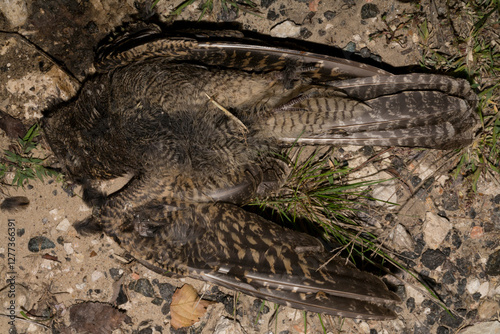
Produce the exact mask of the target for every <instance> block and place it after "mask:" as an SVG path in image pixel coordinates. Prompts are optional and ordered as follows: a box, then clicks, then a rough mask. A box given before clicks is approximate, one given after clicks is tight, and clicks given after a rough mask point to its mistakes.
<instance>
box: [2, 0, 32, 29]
mask: <svg viewBox="0 0 500 334" xmlns="http://www.w3.org/2000/svg"><path fill="white" fill-rule="evenodd" d="M0 12H2V14H3V15H4V16H5V18H6V19H7V21H9V23H10V25H11V28H17V27H20V26H22V25H23V24H24V23H25V22H26V20H27V19H28V7H27V6H26V1H25V0H10V1H9V0H7V1H5V0H4V1H0Z"/></svg>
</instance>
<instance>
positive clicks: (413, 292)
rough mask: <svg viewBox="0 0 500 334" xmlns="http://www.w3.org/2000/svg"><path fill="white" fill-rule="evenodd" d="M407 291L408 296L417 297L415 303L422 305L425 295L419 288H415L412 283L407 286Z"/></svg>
mask: <svg viewBox="0 0 500 334" xmlns="http://www.w3.org/2000/svg"><path fill="white" fill-rule="evenodd" d="M406 293H407V295H408V297H413V299H415V304H416V305H420V304H422V302H423V301H424V299H425V298H424V295H423V294H422V292H420V291H419V290H417V289H415V288H413V287H412V286H411V285H408V286H407V287H406Z"/></svg>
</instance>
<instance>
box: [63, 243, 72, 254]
mask: <svg viewBox="0 0 500 334" xmlns="http://www.w3.org/2000/svg"><path fill="white" fill-rule="evenodd" d="M63 247H64V250H65V251H66V254H68V255H71V254H73V253H74V252H75V251H74V249H73V245H72V244H71V243H69V242H65V243H64V245H63Z"/></svg>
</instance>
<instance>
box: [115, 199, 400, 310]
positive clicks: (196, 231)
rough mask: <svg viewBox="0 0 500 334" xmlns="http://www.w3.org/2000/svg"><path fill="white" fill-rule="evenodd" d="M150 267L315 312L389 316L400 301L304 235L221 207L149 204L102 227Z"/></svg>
mask: <svg viewBox="0 0 500 334" xmlns="http://www.w3.org/2000/svg"><path fill="white" fill-rule="evenodd" d="M105 231H106V233H107V234H108V235H115V236H118V241H119V242H120V244H121V246H122V247H124V248H125V249H126V250H127V251H129V252H130V253H131V254H132V255H133V256H134V257H136V258H137V259H139V260H140V261H141V262H142V263H145V264H146V265H147V266H148V267H149V268H151V269H153V270H155V271H158V272H160V273H165V272H174V273H177V274H182V275H188V276H191V277H193V278H196V279H202V280H205V281H208V282H211V283H215V284H218V285H222V286H225V287H227V288H230V289H234V290H236V291H241V292H243V293H246V294H249V295H252V296H255V297H259V298H264V299H267V300H271V301H274V302H277V303H279V304H283V305H288V306H291V307H294V308H298V309H303V310H309V311H313V312H321V313H327V314H331V315H341V316H348V317H359V318H364V319H387V318H394V317H395V314H394V313H393V312H392V311H390V310H389V309H387V308H386V307H385V306H384V304H385V303H390V302H397V301H399V298H398V297H397V296H396V295H395V294H394V293H392V292H390V291H389V290H388V289H387V287H386V286H385V284H384V283H383V282H382V281H381V280H380V279H379V278H377V277H375V276H374V275H372V274H369V273H366V272H361V271H359V270H358V269H356V268H354V267H352V266H349V265H346V264H345V263H343V262H341V261H340V260H337V259H334V260H331V261H330V262H328V264H326V265H325V266H323V267H322V268H320V267H321V265H322V264H324V263H325V262H326V261H327V258H328V254H326V253H325V252H324V250H323V247H322V245H321V243H320V242H319V241H318V240H317V239H315V238H313V237H311V236H309V235H306V234H303V233H299V232H294V231H290V230H286V229H284V228H282V227H280V226H278V225H276V224H274V223H272V222H270V221H267V220H265V219H263V218H262V217H260V216H258V215H255V214H252V213H249V212H247V211H245V210H243V209H242V208H240V207H238V206H235V205H232V204H227V203H214V204H189V203H179V202H177V203H170V204H169V205H165V204H164V203H161V202H158V201H151V202H150V203H147V204H146V205H143V206H141V207H137V208H136V209H135V210H134V211H133V213H131V215H130V218H129V219H124V220H122V223H117V221H114V222H109V223H108V224H106V225H105Z"/></svg>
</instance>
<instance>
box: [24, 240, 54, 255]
mask: <svg viewBox="0 0 500 334" xmlns="http://www.w3.org/2000/svg"><path fill="white" fill-rule="evenodd" d="M55 247H56V245H55V244H54V243H53V242H52V241H51V240H50V239H48V238H46V237H43V236H37V237H33V238H31V239H30V241H29V242H28V250H29V251H30V252H33V253H38V252H39V251H41V250H44V249H50V248H55Z"/></svg>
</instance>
